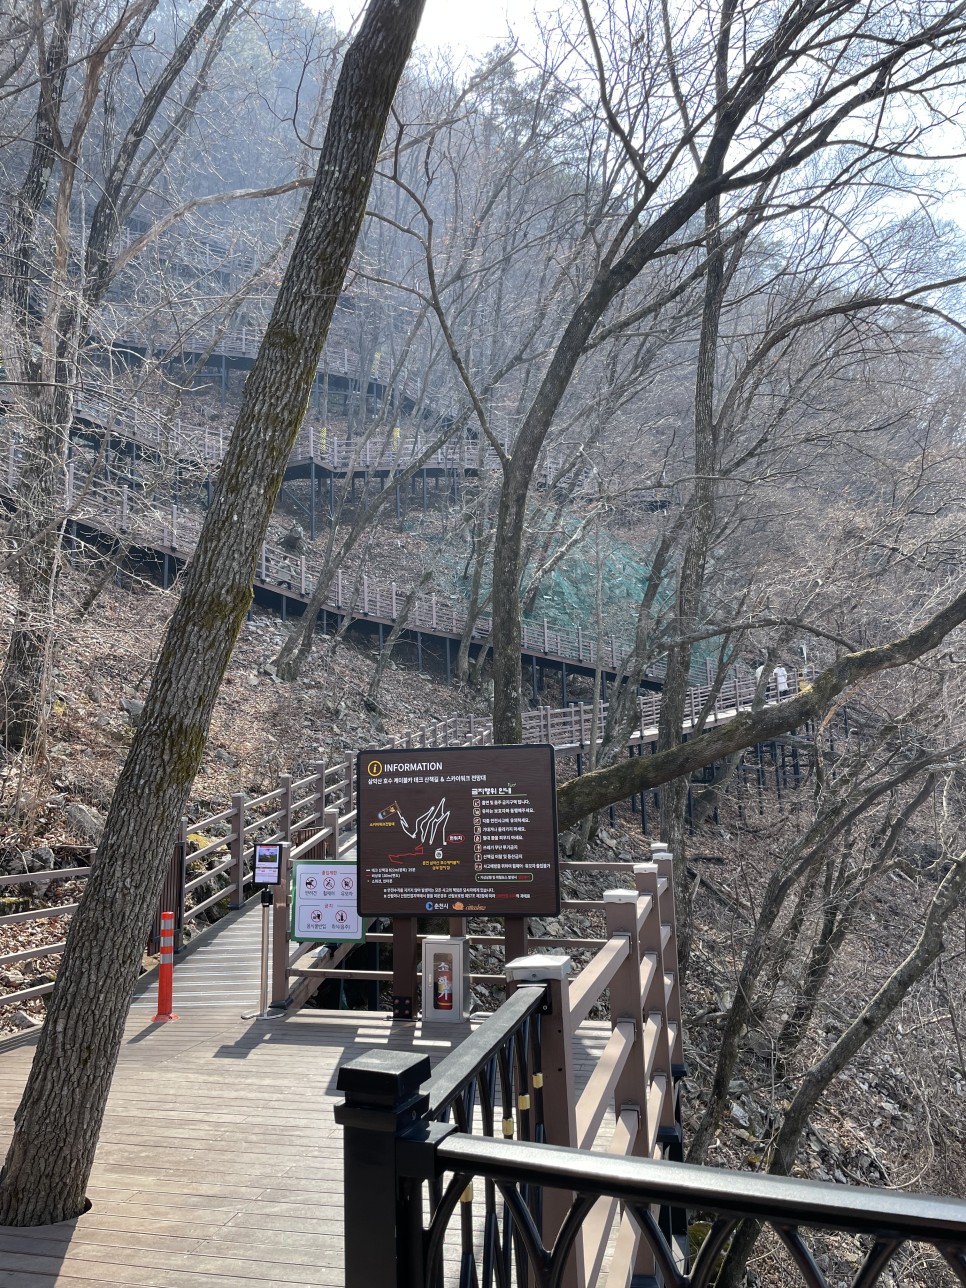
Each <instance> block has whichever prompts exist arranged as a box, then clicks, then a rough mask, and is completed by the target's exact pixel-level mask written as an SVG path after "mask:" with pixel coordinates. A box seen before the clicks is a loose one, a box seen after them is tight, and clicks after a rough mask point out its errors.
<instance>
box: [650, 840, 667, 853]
mask: <svg viewBox="0 0 966 1288" xmlns="http://www.w3.org/2000/svg"><path fill="white" fill-rule="evenodd" d="M667 849H668V843H667V841H651V853H652V854H657V853H664V852H665V851H666V850H667Z"/></svg>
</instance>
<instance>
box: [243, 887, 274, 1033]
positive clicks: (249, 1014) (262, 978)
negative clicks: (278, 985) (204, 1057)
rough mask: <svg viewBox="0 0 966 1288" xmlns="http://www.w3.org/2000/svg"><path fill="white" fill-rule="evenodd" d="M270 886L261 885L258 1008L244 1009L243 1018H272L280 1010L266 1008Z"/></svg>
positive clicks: (270, 907)
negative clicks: (260, 951) (260, 950)
mask: <svg viewBox="0 0 966 1288" xmlns="http://www.w3.org/2000/svg"><path fill="white" fill-rule="evenodd" d="M273 902H274V901H273V899H272V888H271V886H263V887H262V958H261V966H260V969H259V977H258V1010H257V1011H245V1012H243V1014H242V1019H243V1020H274V1019H277V1018H278V1016H279V1015H281V1014H283V1012H281V1011H270V1010H269V1009H268V923H269V920H270V918H271V915H272V903H273Z"/></svg>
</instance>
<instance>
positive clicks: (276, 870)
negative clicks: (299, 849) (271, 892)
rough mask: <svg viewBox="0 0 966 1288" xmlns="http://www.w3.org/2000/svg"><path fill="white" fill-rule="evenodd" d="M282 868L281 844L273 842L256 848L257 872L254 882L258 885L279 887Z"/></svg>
mask: <svg viewBox="0 0 966 1288" xmlns="http://www.w3.org/2000/svg"><path fill="white" fill-rule="evenodd" d="M281 867H282V846H281V844H280V843H276V842H272V843H271V844H259V845H256V846H255V872H254V875H253V877H252V880H253V881H254V882H255V884H256V885H278V883H279V881H280V880H281Z"/></svg>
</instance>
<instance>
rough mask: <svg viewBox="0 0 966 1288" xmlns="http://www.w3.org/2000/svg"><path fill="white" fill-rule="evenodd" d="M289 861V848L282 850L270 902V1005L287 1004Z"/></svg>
mask: <svg viewBox="0 0 966 1288" xmlns="http://www.w3.org/2000/svg"><path fill="white" fill-rule="evenodd" d="M290 869H291V863H290V861H289V850H288V848H287V847H286V848H285V849H283V850H282V863H281V866H280V868H279V883H278V887H277V888H276V890H275V897H274V901H273V903H272V985H271V993H270V997H271V1001H270V1002H269V1005H270V1006H278V1007H284V1006H287V1005H288V1000H289V993H290V990H289V986H288V956H289V946H288V944H289V940H288V922H289V903H288V892H289V877H290Z"/></svg>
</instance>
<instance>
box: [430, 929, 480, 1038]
mask: <svg viewBox="0 0 966 1288" xmlns="http://www.w3.org/2000/svg"><path fill="white" fill-rule="evenodd" d="M469 1013H470V970H469V946H468V944H467V942H466V940H465V939H463V938H461V937H458V936H456V935H427V936H426V938H425V939H424V940H423V1022H424V1023H425V1022H426V1021H431V1022H432V1023H434V1024H435V1023H439V1024H460V1023H462V1021H463V1020H465V1019H466V1017H467V1016H468V1015H469Z"/></svg>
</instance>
